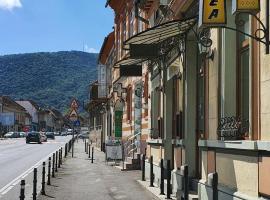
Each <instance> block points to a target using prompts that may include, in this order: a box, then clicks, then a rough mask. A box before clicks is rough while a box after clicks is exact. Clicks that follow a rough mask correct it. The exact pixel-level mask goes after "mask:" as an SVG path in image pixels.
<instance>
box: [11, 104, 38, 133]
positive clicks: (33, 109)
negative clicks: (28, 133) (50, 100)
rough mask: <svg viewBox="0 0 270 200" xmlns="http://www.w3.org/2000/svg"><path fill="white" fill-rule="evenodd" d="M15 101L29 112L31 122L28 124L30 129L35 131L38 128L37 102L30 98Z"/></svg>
mask: <svg viewBox="0 0 270 200" xmlns="http://www.w3.org/2000/svg"><path fill="white" fill-rule="evenodd" d="M16 103H18V104H20V105H21V106H22V107H24V108H25V110H26V111H27V112H28V113H29V114H30V116H31V118H32V123H31V124H30V125H29V127H30V130H33V131H37V130H38V112H39V109H40V108H39V106H38V105H37V103H36V102H34V101H32V100H20V101H16Z"/></svg>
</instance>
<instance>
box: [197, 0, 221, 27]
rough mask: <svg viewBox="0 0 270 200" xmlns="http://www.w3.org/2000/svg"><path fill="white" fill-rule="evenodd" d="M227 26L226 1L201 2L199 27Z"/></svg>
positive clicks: (205, 0)
mask: <svg viewBox="0 0 270 200" xmlns="http://www.w3.org/2000/svg"><path fill="white" fill-rule="evenodd" d="M224 25H226V0H200V19H199V26H205V27H207V26H212V27H213V26H224Z"/></svg>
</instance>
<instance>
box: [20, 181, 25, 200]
mask: <svg viewBox="0 0 270 200" xmlns="http://www.w3.org/2000/svg"><path fill="white" fill-rule="evenodd" d="M24 198H25V180H21V192H20V200H24Z"/></svg>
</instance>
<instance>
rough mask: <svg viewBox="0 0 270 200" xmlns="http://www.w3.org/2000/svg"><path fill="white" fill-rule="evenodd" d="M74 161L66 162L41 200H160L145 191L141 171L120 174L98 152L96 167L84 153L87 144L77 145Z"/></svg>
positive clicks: (102, 154) (69, 158)
mask: <svg viewBox="0 0 270 200" xmlns="http://www.w3.org/2000/svg"><path fill="white" fill-rule="evenodd" d="M74 149H75V151H74V158H71V157H70V154H69V156H68V158H67V159H66V161H65V163H64V165H62V167H61V168H60V169H59V170H58V173H57V174H56V178H52V180H51V182H52V185H51V186H47V185H46V195H45V196H42V195H41V196H39V197H38V200H52V199H56V200H86V199H91V200H138V199H139V200H152V199H157V198H156V197H155V196H153V195H152V194H151V193H150V192H148V191H146V189H144V188H143V187H142V186H141V185H140V184H139V183H138V182H137V180H138V179H140V176H141V172H140V171H124V172H123V171H120V170H119V169H116V168H115V167H112V166H110V165H106V163H105V160H104V158H105V155H104V153H103V152H99V151H97V150H95V155H94V157H95V160H94V164H91V161H90V160H88V155H87V154H86V153H85V152H84V143H83V142H82V141H80V142H79V143H77V142H75V148H74Z"/></svg>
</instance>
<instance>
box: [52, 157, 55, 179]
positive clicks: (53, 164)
mask: <svg viewBox="0 0 270 200" xmlns="http://www.w3.org/2000/svg"><path fill="white" fill-rule="evenodd" d="M54 166H55V153H53V162H52V177H53V178H55V174H54V172H55V168H54Z"/></svg>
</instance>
